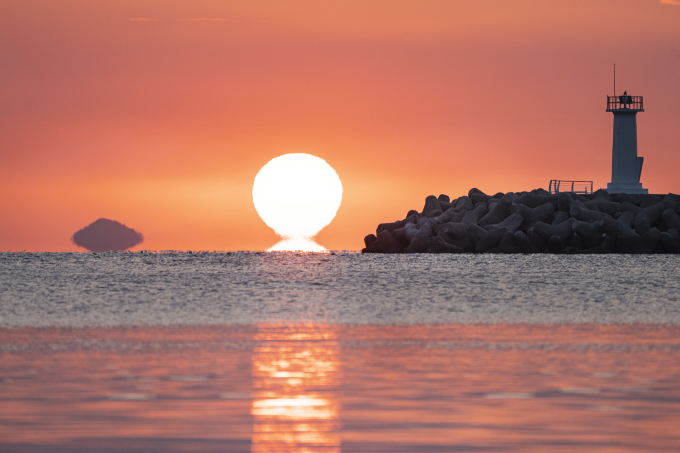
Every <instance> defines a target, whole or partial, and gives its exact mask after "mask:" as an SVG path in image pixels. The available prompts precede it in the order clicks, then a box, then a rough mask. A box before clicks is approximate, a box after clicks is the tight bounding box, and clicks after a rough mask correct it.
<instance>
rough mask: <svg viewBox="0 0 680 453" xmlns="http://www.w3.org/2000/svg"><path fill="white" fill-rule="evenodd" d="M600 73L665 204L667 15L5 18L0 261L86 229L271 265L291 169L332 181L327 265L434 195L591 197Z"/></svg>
mask: <svg viewBox="0 0 680 453" xmlns="http://www.w3.org/2000/svg"><path fill="white" fill-rule="evenodd" d="M672 3H678V5H673V4H672ZM131 19H137V20H131ZM141 19H149V20H141ZM193 19H203V20H193ZM205 19H220V20H205ZM612 63H617V72H618V79H617V88H618V89H619V91H621V90H623V89H626V90H628V91H629V92H630V93H631V94H633V95H642V96H644V97H645V109H646V111H645V112H644V113H641V114H639V115H638V134H639V155H642V156H644V157H645V165H644V168H643V171H642V183H643V185H644V186H645V187H647V188H649V189H650V192H654V193H665V192H669V191H670V192H675V193H679V192H680V177H679V176H678V169H679V168H680V127H679V126H678V124H680V92H679V90H680V88H678V86H679V85H678V81H679V80H680V1H674V0H664V2H663V3H662V2H659V1H658V0H608V1H599V0H598V1H593V0H584V1H581V0H572V1H569V2H555V1H546V0H544V1H526V0H517V1H512V2H508V1H493V0H489V1H481V0H469V1H458V0H445V1H444V0H442V1H428V0H418V1H415V0H413V1H399V0H361V1H351V0H324V1H318V0H304V1H272V0H267V1H259V0H254V1H247V2H244V1H226V0H219V1H218V0H215V1H197V0H192V1H167V0H163V1H142V0H134V1H127V0H116V1H97V2H92V1H90V0H83V1H59V2H53V1H30V0H19V1H14V0H4V1H3V2H2V3H0V250H4V251H15V250H27V251H66V250H83V249H80V248H78V247H76V246H75V245H73V244H72V243H71V242H70V237H71V235H72V234H73V233H74V232H75V231H77V230H78V229H80V228H82V227H84V226H86V225H88V224H89V223H91V222H93V221H94V220H96V219H98V218H100V217H106V218H109V219H114V220H118V221H120V222H122V223H124V224H126V225H127V226H129V227H132V228H135V229H136V230H138V231H140V232H142V233H143V234H144V236H145V242H144V243H142V244H141V245H140V246H138V247H137V248H136V249H154V250H162V249H178V250H261V249H265V248H268V247H270V246H272V245H273V244H274V243H275V242H276V241H277V238H276V236H275V234H274V233H273V232H272V231H271V230H270V229H269V228H268V227H267V226H266V225H265V224H264V223H263V222H262V221H261V220H260V218H259V217H258V215H257V213H256V211H255V209H254V207H253V205H252V198H251V190H252V183H253V180H254V178H255V175H256V174H257V172H258V170H259V169H260V168H261V167H262V166H263V165H264V164H266V163H267V162H268V161H269V160H270V159H272V158H274V157H276V156H279V155H281V154H285V153H289V152H306V153H310V154H314V155H316V156H319V157H321V158H323V159H325V160H326V161H327V162H328V163H329V164H330V165H331V166H333V167H334V168H335V170H336V171H337V173H338V175H339V176H340V179H341V180H342V182H343V187H344V198H343V203H342V206H341V207H340V210H339V211H338V215H337V217H336V218H335V220H334V221H333V222H332V223H331V225H329V226H328V227H327V228H326V229H324V230H323V231H322V232H321V233H320V234H319V236H318V239H317V240H318V242H319V243H320V244H322V245H324V246H326V247H327V248H329V249H349V250H357V249H360V248H361V247H362V244H363V241H362V239H363V237H364V235H366V234H368V233H370V232H372V231H374V229H375V226H376V225H377V224H378V223H380V222H385V221H392V220H396V219H400V218H403V217H404V216H405V214H406V212H407V211H408V210H409V209H418V210H420V209H421V208H422V205H423V200H424V199H425V197H426V196H427V195H431V194H432V195H438V194H440V193H446V194H448V195H450V196H452V197H454V196H460V195H463V194H466V193H467V191H468V190H469V189H470V188H471V187H478V188H480V189H482V190H484V191H485V192H489V193H495V192H497V191H504V192H506V191H521V190H530V189H534V188H537V187H544V188H547V185H548V182H549V180H550V179H552V178H560V179H585V180H591V179H592V180H594V182H595V186H596V188H598V187H603V186H605V185H606V183H607V182H608V181H609V180H610V174H611V134H612V115H611V113H606V112H605V108H606V95H607V94H612V91H613V88H612Z"/></svg>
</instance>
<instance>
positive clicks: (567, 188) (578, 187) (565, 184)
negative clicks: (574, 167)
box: [548, 179, 593, 195]
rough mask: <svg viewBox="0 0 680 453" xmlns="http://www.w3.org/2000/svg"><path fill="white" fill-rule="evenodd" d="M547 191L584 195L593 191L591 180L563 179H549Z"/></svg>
mask: <svg viewBox="0 0 680 453" xmlns="http://www.w3.org/2000/svg"><path fill="white" fill-rule="evenodd" d="M548 191H549V192H550V193H551V194H556V193H564V192H569V193H582V194H585V195H588V194H591V193H593V182H592V181H563V180H560V179H552V180H550V187H549V189H548Z"/></svg>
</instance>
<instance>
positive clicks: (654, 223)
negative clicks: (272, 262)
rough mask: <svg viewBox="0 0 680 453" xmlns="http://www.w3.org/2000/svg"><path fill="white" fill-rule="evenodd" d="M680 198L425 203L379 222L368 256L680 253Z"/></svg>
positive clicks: (515, 196)
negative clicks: (393, 219)
mask: <svg viewBox="0 0 680 453" xmlns="http://www.w3.org/2000/svg"><path fill="white" fill-rule="evenodd" d="M679 230H680V196H678V195H673V194H668V195H665V196H659V195H628V194H609V193H607V192H606V191H604V190H600V191H597V192H596V193H594V194H587V195H578V194H569V193H563V194H560V195H551V194H549V193H547V192H546V191H545V190H542V189H537V190H533V191H531V192H522V193H514V192H510V193H507V194H503V193H500V192H499V193H496V194H495V195H493V196H489V195H487V194H485V193H484V192H482V191H481V190H479V189H472V190H470V192H469V193H468V195H464V196H461V197H459V198H456V199H453V200H451V199H450V198H449V197H448V196H447V195H440V196H439V197H437V198H435V197H434V196H429V197H427V198H426V200H425V206H424V208H423V211H422V213H420V214H419V213H417V212H416V211H413V210H411V211H409V213H408V215H407V218H406V219H404V220H398V221H396V222H391V223H384V224H380V225H379V226H378V229H377V236H376V235H369V236H367V237H366V238H365V241H364V242H365V243H366V248H365V249H364V250H362V252H363V253H401V252H407V253H569V254H576V253H579V254H580V253H584V254H589V253H615V252H618V253H680V234H679V233H678V231H679Z"/></svg>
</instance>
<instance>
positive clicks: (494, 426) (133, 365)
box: [0, 252, 680, 453]
mask: <svg viewBox="0 0 680 453" xmlns="http://www.w3.org/2000/svg"><path fill="white" fill-rule="evenodd" d="M679 298H680V257H674V256H660V255H656V256H619V255H610V256H550V255H540V256H472V255H465V256H461V255H439V256H435V255H419V256H406V255H394V256H389V255H360V254H355V253H328V254H278V253H240V252H239V253H212V254H201V253H198V254H188V253H177V254H174V253H165V254H148V253H107V254H98V255H95V254H85V253H83V254H69V253H64V254H51V253H37V254H23V253H16V254H14V253H4V254H0V451H2V452H53V451H59V452H72V451H73V452H119V451H120V452H123V451H132V452H142V451H144V452H147V451H149V452H151V451H152V452H161V451H186V452H194V451H196V452H198V451H229V452H232V451H233V452H285V453H288V452H290V453H322V452H324V453H339V452H341V451H342V452H486V451H489V452H546V451H550V452H553V451H555V452H568V451H569V452H572V451H580V452H614V451H616V452H622V451H623V452H649V451H659V452H662V451H663V452H666V451H668V452H670V451H680V429H678V427H679V426H680V300H679Z"/></svg>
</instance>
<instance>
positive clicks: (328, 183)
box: [253, 153, 342, 252]
mask: <svg viewBox="0 0 680 453" xmlns="http://www.w3.org/2000/svg"><path fill="white" fill-rule="evenodd" d="M341 201H342V183H341V182H340V178H339V177H338V174H337V173H336V172H335V170H333V167H331V166H330V165H328V164H327V163H326V161H325V160H323V159H321V158H319V157H316V156H312V155H311V154H302V153H296V154H284V155H283V156H279V157H276V158H274V159H272V160H270V161H269V162H268V163H267V165H265V166H264V167H262V169H261V170H260V171H259V173H258V174H257V176H255V183H254V185H253V203H254V204H255V209H256V210H257V213H258V214H259V215H260V217H261V218H262V220H264V223H266V224H267V226H269V227H270V228H272V229H273V230H274V231H275V232H276V234H278V235H279V236H282V237H283V240H282V241H281V242H279V243H278V244H276V245H275V246H274V247H272V248H270V249H269V251H284V250H301V251H306V252H323V251H325V250H326V249H325V248H323V247H322V246H320V245H319V244H317V243H316V242H314V241H313V240H312V238H313V237H314V236H316V235H317V234H318V233H319V231H321V229H322V228H324V227H325V226H326V225H328V224H329V223H331V221H332V220H333V218H334V217H335V214H336V213H337V212H338V208H339V207H340V203H341Z"/></svg>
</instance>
